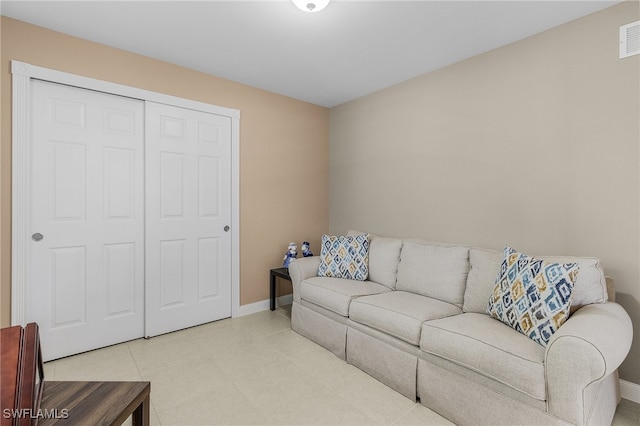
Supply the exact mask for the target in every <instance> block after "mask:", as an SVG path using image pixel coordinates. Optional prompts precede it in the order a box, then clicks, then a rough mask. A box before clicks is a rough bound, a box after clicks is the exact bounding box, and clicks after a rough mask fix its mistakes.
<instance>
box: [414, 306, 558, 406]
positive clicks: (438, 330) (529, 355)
mask: <svg viewBox="0 0 640 426" xmlns="http://www.w3.org/2000/svg"><path fill="white" fill-rule="evenodd" d="M420 349H422V350H423V351H425V352H428V353H430V354H432V355H436V356H439V357H441V358H444V359H447V360H449V361H451V362H453V363H455V364H458V365H461V366H464V367H466V368H469V369H471V370H473V371H476V372H478V373H480V374H482V375H485V376H487V377H490V378H492V379H494V380H496V381H498V382H500V383H503V384H505V385H507V386H509V387H511V388H514V389H516V390H518V391H520V392H522V393H524V394H526V395H529V396H531V397H533V398H536V399H538V400H541V401H544V400H545V399H546V387H545V370H544V354H545V348H544V347H542V346H541V345H539V344H537V343H536V342H535V341H533V340H531V339H529V338H528V337H527V336H525V335H523V334H521V333H518V332H517V331H515V330H514V329H512V328H511V327H509V326H507V325H505V324H503V323H501V322H500V321H498V320H496V319H494V318H492V317H490V316H489V315H485V314H477V313H465V314H462V315H456V316H453V317H448V318H443V319H438V320H434V321H427V322H425V323H424V324H423V325H422V334H421V337H420Z"/></svg>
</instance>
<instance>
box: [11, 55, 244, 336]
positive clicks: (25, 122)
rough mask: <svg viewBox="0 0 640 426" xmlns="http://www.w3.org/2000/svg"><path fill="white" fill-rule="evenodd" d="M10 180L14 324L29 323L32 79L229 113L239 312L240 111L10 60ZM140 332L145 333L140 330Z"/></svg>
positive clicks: (234, 298) (236, 305)
mask: <svg viewBox="0 0 640 426" xmlns="http://www.w3.org/2000/svg"><path fill="white" fill-rule="evenodd" d="M11 74H12V96H13V100H12V136H11V138H12V160H11V161H12V183H11V190H12V194H11V222H12V223H11V324H12V325H25V321H26V312H25V308H26V300H25V292H26V271H27V247H28V246H27V244H28V241H29V229H27V227H28V224H29V218H28V217H27V215H26V214H27V213H28V212H29V211H30V210H29V207H30V206H29V199H28V198H29V197H28V194H29V192H28V189H29V188H30V185H31V182H30V176H31V174H30V170H29V168H30V166H29V164H30V161H29V160H30V152H29V134H30V130H29V129H30V127H29V122H30V121H29V120H30V111H31V80H32V79H38V80H45V81H50V82H53V83H60V84H66V85H70V86H75V87H80V88H83V89H89V90H96V91H99V92H105V93H111V94H114V95H120V96H125V97H129V98H134V99H140V100H143V101H152V102H158V103H164V104H168V105H174V106H178V107H181V108H188V109H193V110H197V111H203V112H208V113H212V114H217V115H222V116H226V117H230V118H231V316H232V317H237V316H239V314H240V111H238V110H236V109H230V108H224V107H219V106H215V105H210V104H206V103H203V102H198V101H193V100H189V99H183V98H179V97H175V96H170V95H165V94H162V93H157V92H152V91H149V90H144V89H138V88H135V87H130V86H124V85H121V84H117V83H111V82H108V81H102V80H96V79H93V78H89V77H83V76H79V75H76V74H70V73H66V72H62V71H57V70H52V69H49V68H43V67H38V66H35V65H31V64H28V63H25V62H19V61H11ZM141 337H142V336H141Z"/></svg>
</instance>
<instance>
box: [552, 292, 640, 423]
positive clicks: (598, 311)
mask: <svg viewBox="0 0 640 426" xmlns="http://www.w3.org/2000/svg"><path fill="white" fill-rule="evenodd" d="M632 338H633V328H632V324H631V319H630V318H629V315H628V314H627V312H626V311H625V310H624V309H623V308H622V306H620V305H618V304H617V303H613V302H607V303H598V304H592V305H587V306H584V307H582V308H580V309H579V310H578V311H576V312H575V313H574V314H573V315H571V317H569V319H568V320H567V322H566V323H564V324H563V325H562V327H560V328H559V329H558V331H557V332H556V333H555V334H554V335H553V336H552V338H551V340H550V341H549V344H548V345H547V349H546V352H545V374H546V381H547V392H548V395H547V398H548V399H547V401H548V402H547V403H548V409H549V413H551V414H553V415H555V416H557V417H560V418H562V419H564V420H566V421H568V422H570V423H572V424H575V425H582V424H585V423H586V422H587V421H588V418H587V416H588V413H586V412H585V394H586V392H585V390H586V388H587V387H588V386H589V385H590V384H592V383H595V382H598V381H600V380H602V379H604V378H605V377H607V376H609V375H610V374H611V373H613V372H614V371H616V370H617V368H618V367H619V366H620V364H621V363H622V361H624V359H625V358H626V356H627V354H628V353H629V349H630V348H631V340H632Z"/></svg>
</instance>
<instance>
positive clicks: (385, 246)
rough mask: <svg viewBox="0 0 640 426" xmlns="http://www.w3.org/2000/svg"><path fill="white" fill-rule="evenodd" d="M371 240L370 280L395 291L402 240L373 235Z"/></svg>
mask: <svg viewBox="0 0 640 426" xmlns="http://www.w3.org/2000/svg"><path fill="white" fill-rule="evenodd" d="M363 234H365V232H359V231H349V232H347V235H349V236H355V235H363ZM369 238H370V243H369V280H371V281H374V282H376V283H378V284H382V285H384V286H386V287H389V288H390V289H391V290H395V288H396V278H397V275H398V263H399V262H400V250H401V249H402V240H401V239H399V238H387V237H379V236H377V235H373V234H369Z"/></svg>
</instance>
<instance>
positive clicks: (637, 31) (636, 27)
mask: <svg viewBox="0 0 640 426" xmlns="http://www.w3.org/2000/svg"><path fill="white" fill-rule="evenodd" d="M639 54H640V21H636V22H632V23H630V24H627V25H623V26H621V27H620V59H622V58H627V57H629V56H633V55H639Z"/></svg>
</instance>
